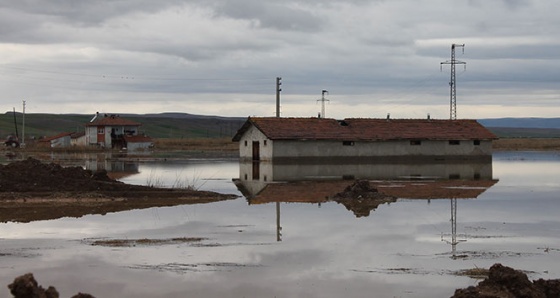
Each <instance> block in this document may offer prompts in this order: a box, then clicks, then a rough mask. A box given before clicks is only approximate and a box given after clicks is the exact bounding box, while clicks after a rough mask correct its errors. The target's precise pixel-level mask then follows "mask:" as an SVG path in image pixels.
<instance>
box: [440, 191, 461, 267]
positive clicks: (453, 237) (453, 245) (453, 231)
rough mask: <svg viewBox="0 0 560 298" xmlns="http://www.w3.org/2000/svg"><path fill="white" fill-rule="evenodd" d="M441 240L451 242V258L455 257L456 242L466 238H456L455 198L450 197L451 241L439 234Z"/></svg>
mask: <svg viewBox="0 0 560 298" xmlns="http://www.w3.org/2000/svg"><path fill="white" fill-rule="evenodd" d="M441 241H445V242H446V243H447V244H451V258H452V259H455V258H456V253H457V244H459V243H461V242H465V241H467V240H464V239H462V240H457V199H451V241H449V240H445V239H443V234H441Z"/></svg>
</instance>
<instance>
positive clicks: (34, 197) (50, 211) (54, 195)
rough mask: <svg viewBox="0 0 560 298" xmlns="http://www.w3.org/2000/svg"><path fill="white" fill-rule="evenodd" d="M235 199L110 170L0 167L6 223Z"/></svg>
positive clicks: (0, 216)
mask: <svg viewBox="0 0 560 298" xmlns="http://www.w3.org/2000/svg"><path fill="white" fill-rule="evenodd" d="M234 198H236V196H234V195H224V194H218V193H214V192H208V191H197V190H193V189H169V188H155V187H149V186H140V185H130V184H125V183H122V182H119V181H116V180H113V179H111V178H109V177H108V176H107V172H106V171H98V172H92V171H89V170H84V169H83V168H82V167H66V168H65V167H62V166H60V165H58V164H54V163H49V164H45V163H42V162H40V161H39V160H37V159H33V158H28V159H26V160H23V161H17V162H12V163H10V164H8V165H0V222H8V221H12V222H30V221H34V220H48V219H56V218H61V217H81V216H83V215H86V214H105V213H109V212H119V211H125V210H131V209H142V208H150V207H160V206H175V205H183V204H199V203H209V202H217V201H222V200H228V199H234Z"/></svg>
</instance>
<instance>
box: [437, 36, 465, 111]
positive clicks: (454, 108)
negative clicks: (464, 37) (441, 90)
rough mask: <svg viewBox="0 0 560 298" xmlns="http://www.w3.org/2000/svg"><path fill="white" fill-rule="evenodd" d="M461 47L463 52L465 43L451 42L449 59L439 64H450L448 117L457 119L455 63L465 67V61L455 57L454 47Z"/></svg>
mask: <svg viewBox="0 0 560 298" xmlns="http://www.w3.org/2000/svg"><path fill="white" fill-rule="evenodd" d="M456 47H461V48H463V53H464V52H465V44H452V45H451V60H448V61H445V62H441V63H440V64H439V65H440V69H441V66H442V65H443V64H450V65H451V80H450V81H449V89H450V91H449V97H450V99H449V100H450V107H449V119H451V120H456V119H457V89H456V78H455V65H457V64H464V65H465V69H466V67H467V66H466V64H467V63H466V62H463V61H459V60H456V59H455V48H456Z"/></svg>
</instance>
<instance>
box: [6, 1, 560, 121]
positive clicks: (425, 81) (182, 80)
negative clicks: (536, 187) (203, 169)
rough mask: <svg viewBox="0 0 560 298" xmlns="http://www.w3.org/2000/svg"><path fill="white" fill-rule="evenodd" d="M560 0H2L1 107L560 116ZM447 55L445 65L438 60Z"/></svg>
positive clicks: (269, 113)
mask: <svg viewBox="0 0 560 298" xmlns="http://www.w3.org/2000/svg"><path fill="white" fill-rule="evenodd" d="M558 12H560V1H557V0H453V1H449V0H386V1H383V0H371V1H368V0H353V1H352V0H347V1H337V0H287V1H269V0H158V1H152V0H88V1H75V0H17V1H10V0H0V96H1V101H0V112H4V111H10V110H12V109H13V107H15V108H16V110H18V111H21V110H22V100H26V102H27V106H26V112H27V113H42V112H48V113H80V114H93V113H95V112H96V111H99V112H104V113H142V114H143V113H160V112H185V113H192V114H204V115H221V116H240V117H246V116H252V115H255V116H274V115H275V111H276V104H275V100H276V95H275V83H276V77H282V93H281V113H282V116H285V117H288V116H295V117H299V116H305V117H311V116H317V114H318V112H320V111H321V104H320V103H319V102H318V101H317V100H318V99H320V98H321V91H322V90H328V92H329V93H328V95H327V96H326V98H327V99H328V100H329V101H328V102H326V106H325V108H326V113H325V114H326V115H325V116H326V117H331V118H347V117H383V118H384V117H386V115H387V114H388V113H390V114H391V117H393V118H424V117H426V115H427V114H428V113H429V114H430V115H431V117H433V118H441V119H447V118H449V101H450V100H449V92H450V91H449V81H450V65H446V64H444V65H441V64H440V63H441V62H445V61H448V60H450V59H451V57H450V56H451V44H453V43H456V44H465V46H464V53H463V51H462V49H463V48H457V52H456V58H457V60H460V61H463V62H466V70H465V67H464V65H457V72H456V73H457V85H456V86H457V116H458V118H474V119H478V118H495V117H560V84H559V83H560V82H559V81H560V59H559V58H560V17H558ZM440 67H441V69H440Z"/></svg>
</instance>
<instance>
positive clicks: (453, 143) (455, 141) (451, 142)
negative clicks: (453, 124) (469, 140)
mask: <svg viewBox="0 0 560 298" xmlns="http://www.w3.org/2000/svg"><path fill="white" fill-rule="evenodd" d="M449 145H461V141H459V140H449Z"/></svg>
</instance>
